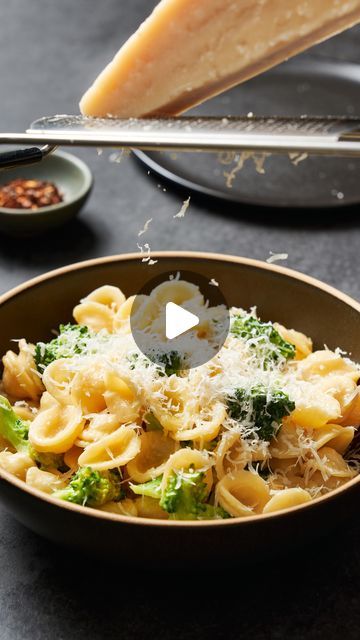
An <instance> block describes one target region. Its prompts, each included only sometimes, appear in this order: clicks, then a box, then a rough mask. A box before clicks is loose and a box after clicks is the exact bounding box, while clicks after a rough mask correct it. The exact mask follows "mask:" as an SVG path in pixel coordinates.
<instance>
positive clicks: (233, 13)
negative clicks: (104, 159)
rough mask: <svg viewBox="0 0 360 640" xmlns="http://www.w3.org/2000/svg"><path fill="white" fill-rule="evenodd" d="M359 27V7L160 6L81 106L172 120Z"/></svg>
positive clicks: (287, 0) (330, 3)
mask: <svg viewBox="0 0 360 640" xmlns="http://www.w3.org/2000/svg"><path fill="white" fill-rule="evenodd" d="M357 22H360V0H162V1H161V2H160V3H159V4H158V5H157V6H156V8H155V9H154V11H153V13H152V14H151V15H150V16H149V18H148V19H147V20H145V22H144V23H143V24H142V25H141V26H140V27H139V29H138V30H137V31H136V33H135V34H134V35H133V36H131V38H130V39H129V40H128V41H127V42H126V43H125V44H124V45H123V47H122V48H121V49H120V50H119V52H118V53H117V54H116V56H115V58H114V59H113V60H112V62H110V64H109V65H108V66H107V67H106V68H105V69H104V71H102V72H101V73H100V75H99V76H98V78H97V79H96V80H95V82H94V84H93V85H92V87H91V88H90V89H89V90H88V91H87V92H86V93H85V95H84V97H83V98H82V100H81V103H80V109H81V111H82V113H83V114H85V115H89V116H103V117H106V116H117V117H140V116H148V115H166V114H167V115H173V114H178V113H181V112H182V111H185V110H186V109H188V108H190V107H192V106H194V105H196V104H199V103H200V102H203V101H205V100H207V99H208V98H210V97H212V96H214V95H216V94H218V93H221V92H222V91H224V90H225V89H228V88H230V87H232V86H234V85H236V84H238V83H240V82H243V81H244V80H247V79H248V78H251V77H253V76H255V75H257V74H259V73H261V72H263V71H265V70H266V69H269V68H270V67H272V66H274V65H276V64H278V63H279V62H282V61H283V60H285V59H287V58H289V57H291V56H293V55H295V54H297V53H299V52H300V51H303V50H304V49H306V48H308V47H310V46H311V45H313V44H315V43H317V42H320V41H321V40H324V39H326V38H328V37H330V36H332V35H334V34H336V33H338V32H340V31H342V30H344V29H346V28H348V27H350V26H352V25H354V24H356V23H357Z"/></svg>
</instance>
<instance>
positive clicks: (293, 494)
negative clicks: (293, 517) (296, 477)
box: [263, 487, 311, 513]
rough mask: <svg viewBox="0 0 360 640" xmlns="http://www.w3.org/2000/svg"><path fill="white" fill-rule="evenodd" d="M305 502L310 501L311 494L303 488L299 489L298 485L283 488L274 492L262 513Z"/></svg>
mask: <svg viewBox="0 0 360 640" xmlns="http://www.w3.org/2000/svg"><path fill="white" fill-rule="evenodd" d="M306 502H311V495H310V494H309V493H308V491H305V489H301V488H300V487H295V488H293V489H283V490H282V491H277V492H276V494H275V495H274V496H272V498H270V500H269V502H267V503H266V505H265V507H264V509H263V513H272V512H273V511H282V510H283V509H290V508H291V507H297V506H299V505H300V504H305V503H306Z"/></svg>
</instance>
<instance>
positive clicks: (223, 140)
mask: <svg viewBox="0 0 360 640" xmlns="http://www.w3.org/2000/svg"><path fill="white" fill-rule="evenodd" d="M17 143H22V144H31V145H34V144H35V145H40V148H38V147H32V148H30V149H21V150H17V151H11V152H4V153H2V154H0V168H7V167H10V166H15V165H18V164H29V163H32V162H37V161H39V160H41V159H42V158H43V157H45V156H46V155H48V154H49V153H51V152H52V151H53V150H54V149H55V148H56V147H57V146H95V147H122V148H133V149H143V150H146V151H149V150H157V151H159V150H167V151H169V150H173V151H203V152H204V151H207V152H214V151H215V152H219V151H253V152H254V153H262V152H266V153H276V154H288V153H301V154H302V153H306V154H309V155H327V156H352V157H356V156H360V118H356V117H351V118H349V117H342V116H340V117H332V116H326V117H311V116H303V117H300V118H290V117H289V118H284V117H281V118H277V117H269V118H265V117H248V116H245V117H223V118H219V117H181V118H143V119H137V118H130V119H115V118H88V117H83V116H68V115H59V116H51V117H45V118H40V119H39V120H36V121H35V122H34V123H33V124H32V125H31V127H30V128H29V129H27V131H26V132H25V133H0V144H17Z"/></svg>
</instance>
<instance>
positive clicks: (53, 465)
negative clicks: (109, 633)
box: [29, 445, 69, 473]
mask: <svg viewBox="0 0 360 640" xmlns="http://www.w3.org/2000/svg"><path fill="white" fill-rule="evenodd" d="M29 455H30V458H32V459H33V460H34V462H36V464H37V465H38V467H40V469H42V470H43V471H48V470H49V469H56V470H57V471H60V472H61V473H66V471H68V470H69V467H68V466H67V465H66V464H65V462H64V454H63V453H47V452H44V451H36V450H35V449H34V448H33V447H32V446H31V445H29Z"/></svg>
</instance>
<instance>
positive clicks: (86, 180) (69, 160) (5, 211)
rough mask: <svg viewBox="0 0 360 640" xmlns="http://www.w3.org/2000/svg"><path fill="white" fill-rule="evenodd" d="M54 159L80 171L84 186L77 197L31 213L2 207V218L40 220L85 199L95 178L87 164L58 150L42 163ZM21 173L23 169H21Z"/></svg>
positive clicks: (25, 210) (0, 208)
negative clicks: (32, 218) (43, 216)
mask: <svg viewBox="0 0 360 640" xmlns="http://www.w3.org/2000/svg"><path fill="white" fill-rule="evenodd" d="M53 157H58V158H62V159H63V160H64V161H65V163H66V164H67V165H68V166H70V165H71V166H75V167H77V169H79V171H80V173H81V176H82V184H81V187H80V189H79V192H78V193H77V195H76V196H72V197H71V198H69V199H68V200H63V201H62V202H58V203H57V204H50V205H48V206H47V207H39V208H38V209H35V210H34V209H32V210H30V211H29V210H28V209H12V208H10V207H0V216H3V217H9V218H10V217H12V216H17V217H18V218H19V217H20V216H24V217H26V218H28V217H29V216H32V217H36V218H40V217H41V216H42V215H43V214H46V213H52V212H56V211H59V210H60V211H61V210H62V209H64V208H67V207H69V206H70V205H74V204H76V203H77V202H79V200H81V199H82V198H84V197H85V196H86V195H87V194H88V193H89V191H90V190H91V189H92V187H93V184H94V176H93V174H92V172H91V169H90V168H89V167H88V165H87V164H86V162H84V160H82V159H81V158H78V157H77V156H75V155H74V154H72V153H68V152H66V151H57V150H56V151H53V152H52V153H51V155H50V156H49V157H48V158H44V160H42V162H46V160H47V159H49V160H50V159H51V158H53ZM19 171H20V173H21V167H19Z"/></svg>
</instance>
